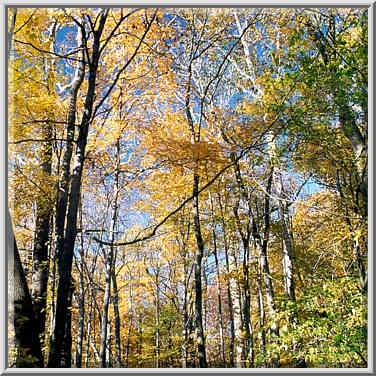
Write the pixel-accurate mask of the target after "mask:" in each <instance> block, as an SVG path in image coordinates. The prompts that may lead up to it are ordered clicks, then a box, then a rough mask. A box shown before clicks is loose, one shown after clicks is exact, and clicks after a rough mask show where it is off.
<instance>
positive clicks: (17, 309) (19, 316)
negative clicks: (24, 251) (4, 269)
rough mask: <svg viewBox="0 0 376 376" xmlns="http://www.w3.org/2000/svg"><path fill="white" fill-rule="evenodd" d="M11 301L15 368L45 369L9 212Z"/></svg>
mask: <svg viewBox="0 0 376 376" xmlns="http://www.w3.org/2000/svg"><path fill="white" fill-rule="evenodd" d="M7 227H8V231H7V253H8V254H7V256H8V281H9V284H8V299H9V304H10V311H11V315H12V316H11V317H12V318H13V325H14V331H15V344H16V350H17V355H16V367H22V368H25V367H26V368H29V367H33V368H34V367H39V368H41V367H43V356H42V350H41V344H40V340H39V333H38V330H35V328H37V321H36V319H35V316H34V310H33V304H32V300H31V296H30V292H29V288H28V286H27V281H26V277H25V273H24V270H23V267H22V263H21V259H20V255H19V253H18V248H17V243H16V239H15V237H14V233H13V225H12V221H11V218H10V214H9V210H8V212H7Z"/></svg>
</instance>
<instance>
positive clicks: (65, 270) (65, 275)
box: [48, 10, 108, 368]
mask: <svg viewBox="0 0 376 376" xmlns="http://www.w3.org/2000/svg"><path fill="white" fill-rule="evenodd" d="M107 14H108V10H104V11H102V13H101V17H100V21H99V26H98V29H97V30H96V31H95V32H94V41H93V53H92V57H91V63H90V66H89V78H88V89H87V94H86V100H85V104H84V111H83V116H82V121H81V124H80V130H79V134H78V139H77V150H76V156H75V163H74V166H73V172H72V175H71V189H70V192H69V207H68V215H67V217H66V219H67V220H66V222H67V223H66V231H65V238H64V247H63V248H61V243H60V244H59V245H60V247H59V248H58V250H57V251H58V274H59V280H58V287H57V301H56V322H55V328H54V332H53V335H52V338H51V342H50V352H49V359H48V367H53V368H59V367H70V365H67V364H64V363H63V362H62V353H63V351H64V350H63V349H64V346H67V344H66V343H64V338H65V336H64V333H65V325H64V321H65V318H66V317H67V315H68V301H69V288H70V280H71V274H72V261H73V250H74V244H75V239H76V234H77V211H78V202H79V198H80V190H81V176H82V170H83V164H84V159H85V148H86V143H87V135H88V131H89V125H90V119H91V115H92V111H93V103H94V94H95V82H96V75H97V68H98V61H99V45H100V38H101V34H102V31H103V28H104V24H105V22H106V18H107Z"/></svg>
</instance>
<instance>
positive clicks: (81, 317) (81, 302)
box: [75, 270, 86, 368]
mask: <svg viewBox="0 0 376 376" xmlns="http://www.w3.org/2000/svg"><path fill="white" fill-rule="evenodd" d="M79 286H80V292H79V294H78V298H77V301H78V333H77V347H76V358H75V365H76V368H81V367H82V348H83V340H84V325H85V295H86V288H84V281H83V273H82V271H81V270H80V275H79Z"/></svg>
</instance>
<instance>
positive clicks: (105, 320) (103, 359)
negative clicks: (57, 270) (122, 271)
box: [99, 255, 113, 368]
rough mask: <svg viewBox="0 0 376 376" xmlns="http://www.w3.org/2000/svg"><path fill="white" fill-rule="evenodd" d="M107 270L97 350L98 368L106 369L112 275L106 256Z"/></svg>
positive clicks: (108, 256) (110, 261)
mask: <svg viewBox="0 0 376 376" xmlns="http://www.w3.org/2000/svg"><path fill="white" fill-rule="evenodd" d="M106 258H107V260H106V263H107V270H106V287H105V292H104V298H103V313H102V322H101V343H100V350H99V357H100V363H99V367H100V368H105V367H106V346H107V325H108V307H109V305H110V298H111V275H112V272H113V271H112V257H111V255H107V257H106Z"/></svg>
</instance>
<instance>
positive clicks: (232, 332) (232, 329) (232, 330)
mask: <svg viewBox="0 0 376 376" xmlns="http://www.w3.org/2000/svg"><path fill="white" fill-rule="evenodd" d="M218 204H219V208H220V212H221V224H222V231H223V245H224V250H225V261H226V273H227V275H229V274H230V263H229V248H228V244H227V232H226V222H225V220H224V213H223V206H222V200H221V196H220V194H219V193H218ZM226 293H227V300H228V306H229V307H228V310H229V316H230V350H229V367H234V366H235V363H234V349H235V325H234V310H233V303H232V296H231V287H230V279H229V278H226Z"/></svg>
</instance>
